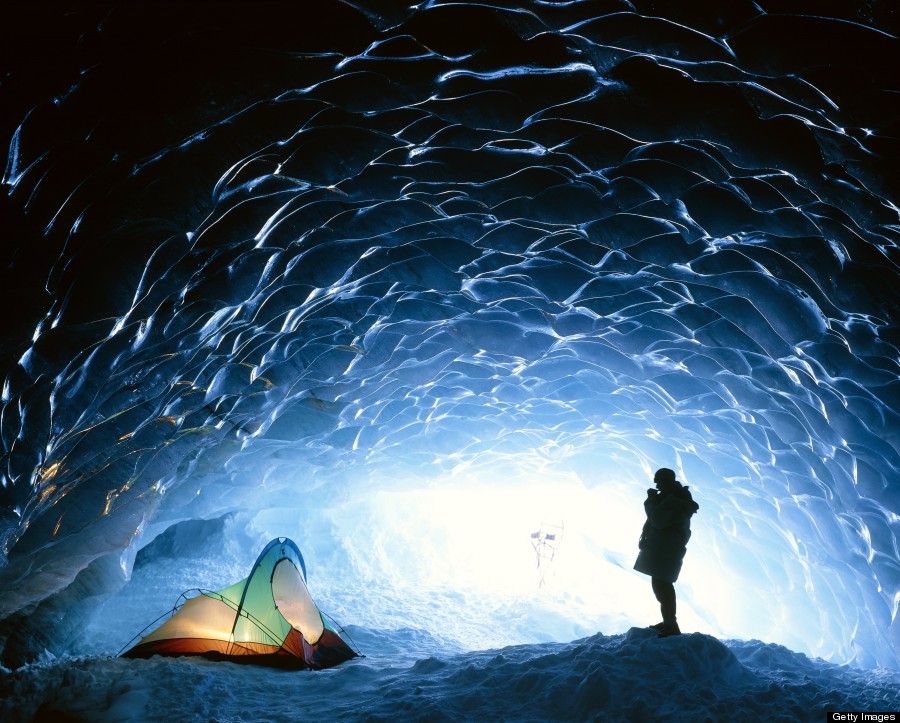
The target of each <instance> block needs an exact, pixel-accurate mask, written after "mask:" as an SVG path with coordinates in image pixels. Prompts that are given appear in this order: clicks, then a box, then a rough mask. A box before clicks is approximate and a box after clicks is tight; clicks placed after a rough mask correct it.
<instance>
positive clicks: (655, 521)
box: [634, 482, 700, 582]
mask: <svg viewBox="0 0 900 723" xmlns="http://www.w3.org/2000/svg"><path fill="white" fill-rule="evenodd" d="M699 509H700V506H699V505H698V504H697V503H696V502H694V499H693V497H691V493H690V490H688V488H687V487H685V486H684V485H682V484H681V483H679V482H675V483H674V484H672V485H667V486H666V487H664V488H663V489H662V490H661V491H659V492H657V490H655V489H650V490H648V491H647V499H646V500H645V501H644V511H645V512H646V513H647V521H646V522H645V523H644V529H643V530H642V531H641V539H640V541H639V542H638V547H639V548H640V553H639V554H638V557H637V560H636V561H635V563H634V569H635V570H637V571H638V572H642V573H644V574H645V575H650V576H651V577H655V578H659V579H661V580H665V581H667V582H675V581H676V580H677V579H678V575H679V573H680V572H681V565H682V563H683V562H684V554H685V552H686V551H687V543H688V540H690V539H691V516H692V515H693V514H694V513H695V512H697V510H699Z"/></svg>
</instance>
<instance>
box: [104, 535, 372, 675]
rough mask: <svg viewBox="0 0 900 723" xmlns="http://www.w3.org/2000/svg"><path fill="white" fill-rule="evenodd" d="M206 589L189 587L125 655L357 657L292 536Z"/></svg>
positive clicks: (295, 660)
mask: <svg viewBox="0 0 900 723" xmlns="http://www.w3.org/2000/svg"><path fill="white" fill-rule="evenodd" d="M198 592H199V593H200V594H199V595H197V596H196V597H192V598H187V597H186V594H187V593H185V594H183V595H182V598H184V602H183V603H181V604H180V605H179V604H177V603H176V606H175V612H174V615H172V617H170V618H169V619H168V620H166V622H164V623H163V624H162V625H160V626H159V627H158V628H156V629H155V630H154V631H153V632H151V633H150V634H149V635H146V636H145V637H143V638H141V639H140V641H139V642H138V643H137V644H136V645H135V646H134V647H132V648H131V649H129V650H127V651H126V652H125V653H123V654H122V657H125V658H149V657H150V656H151V655H202V656H204V657H207V658H213V659H217V660H229V661H232V662H237V663H261V664H264V665H273V666H277V667H285V668H307V669H314V670H318V669H321V668H329V667H331V666H333V665H337V664H338V663H342V662H344V661H345V660H349V659H350V658H353V657H355V656H356V653H355V652H354V651H353V650H352V649H351V648H350V647H349V646H348V645H347V644H346V643H345V642H344V641H343V640H342V639H341V638H340V636H339V635H338V634H337V632H335V630H334V629H333V628H332V627H331V626H330V625H329V624H328V622H326V620H325V618H324V617H323V616H322V613H320V612H319V609H318V608H317V607H316V604H315V603H314V602H313V600H312V598H311V597H310V595H309V590H307V589H306V565H305V563H304V562H303V556H302V555H301V554H300V550H299V549H298V548H297V545H295V544H294V543H293V542H292V541H291V540H289V539H288V538H286V537H279V538H277V539H275V540H272V542H270V543H269V544H268V545H266V547H265V549H264V550H263V551H262V553H260V555H259V557H258V558H257V560H256V562H255V563H254V565H253V569H252V570H251V571H250V575H249V576H248V577H247V578H246V579H244V580H241V581H240V582H236V583H235V584H234V585H231V586H229V587H226V588H225V589H224V590H219V591H218V592H212V591H210V590H198ZM182 598H179V601H180V600H181V599H182Z"/></svg>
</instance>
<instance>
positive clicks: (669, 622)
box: [650, 577, 678, 632]
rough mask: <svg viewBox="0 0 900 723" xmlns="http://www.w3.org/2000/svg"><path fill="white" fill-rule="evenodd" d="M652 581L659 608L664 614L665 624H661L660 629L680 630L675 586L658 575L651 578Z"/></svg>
mask: <svg viewBox="0 0 900 723" xmlns="http://www.w3.org/2000/svg"><path fill="white" fill-rule="evenodd" d="M650 583H651V584H652V586H653V594H654V595H656V599H657V600H658V601H659V609H660V610H661V611H662V616H663V625H662V626H659V629H660V630H663V629H665V630H670V631H672V632H675V631H678V621H677V619H676V617H675V586H674V585H673V584H672V583H671V582H666V581H665V580H660V579H659V578H658V577H652V578H650ZM654 627H657V626H654Z"/></svg>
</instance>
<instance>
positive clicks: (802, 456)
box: [0, 0, 900, 668]
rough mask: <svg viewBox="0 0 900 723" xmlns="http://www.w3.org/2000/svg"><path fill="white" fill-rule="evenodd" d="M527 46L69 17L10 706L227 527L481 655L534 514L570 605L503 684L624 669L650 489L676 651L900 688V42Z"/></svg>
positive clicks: (501, 34)
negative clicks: (678, 629) (840, 668)
mask: <svg viewBox="0 0 900 723" xmlns="http://www.w3.org/2000/svg"><path fill="white" fill-rule="evenodd" d="M506 5H507V4H506V3H502V2H496V3H487V4H479V5H472V4H469V5H466V4H451V3H441V2H429V3H424V4H421V5H418V6H414V7H412V6H411V7H410V8H405V7H404V8H401V7H400V6H399V5H397V6H391V8H390V9H385V8H384V7H381V4H379V3H373V2H368V1H367V0H360V1H358V2H355V3H337V2H335V3H328V4H327V8H326V10H327V12H324V11H323V14H322V16H321V17H319V15H317V14H314V15H312V16H311V17H310V18H306V22H304V23H299V24H298V23H293V24H290V25H291V29H290V30H289V29H288V28H287V27H279V25H282V23H278V22H273V19H272V18H271V17H270V16H269V14H268V13H269V12H272V10H271V8H270V9H267V10H266V11H265V12H263V11H261V12H260V13H259V14H258V15H253V16H252V17H251V16H249V15H247V14H241V13H239V12H238V11H237V10H236V9H231V10H228V11H223V15H222V17H220V18H219V20H218V21H217V23H216V24H214V26H209V25H208V24H207V23H206V22H205V18H204V17H203V10H202V9H194V10H186V11H185V16H184V17H182V18H181V19H180V21H179V23H170V19H167V18H163V17H162V16H155V15H152V14H150V13H149V11H148V10H147V7H145V6H142V5H137V6H135V7H134V8H132V9H127V8H123V7H116V8H114V9H112V10H110V12H109V15H108V17H105V18H104V17H96V16H95V13H97V12H98V10H97V9H96V8H94V9H91V8H84V9H81V10H80V11H78V12H76V13H74V14H73V15H70V16H67V17H68V20H66V21H65V22H64V21H62V20H59V22H60V23H62V26H61V27H65V28H71V27H73V26H72V25H71V24H72V23H81V24H82V29H83V31H84V32H83V33H82V35H81V37H82V40H81V41H80V43H77V44H76V43H75V42H74V41H73V40H71V38H69V36H68V35H66V34H65V33H61V34H59V35H57V36H55V38H56V40H55V42H57V43H59V44H60V45H59V47H60V50H61V55H60V57H61V58H62V60H59V61H58V62H57V63H56V64H55V65H53V66H52V67H51V69H50V70H49V71H46V72H38V71H35V70H34V69H31V70H26V69H23V68H22V67H20V66H16V67H15V68H14V69H13V71H11V77H12V78H13V83H19V85H20V86H22V87H25V86H26V85H28V87H29V88H30V89H29V91H28V92H27V93H24V92H23V94H21V97H17V98H18V99H17V100H15V102H12V101H10V104H9V105H7V106H6V107H7V108H8V110H7V111H6V112H5V115H6V116H7V117H6V120H5V121H4V125H3V130H4V134H5V135H4V138H5V139H9V152H8V158H7V166H6V170H5V173H4V176H3V190H4V194H3V200H2V207H0V212H2V216H3V219H4V228H5V229H6V232H7V237H8V238H9V239H11V240H8V241H5V242H4V250H3V252H2V259H3V264H2V266H3V269H2V272H0V273H2V282H0V286H2V290H0V298H2V300H3V302H4V304H5V306H6V308H7V309H8V310H9V311H8V313H7V315H6V319H5V321H4V324H3V330H2V336H0V363H2V369H0V372H2V375H3V390H2V411H0V440H2V448H0V459H2V467H0V481H2V487H0V502H2V506H0V540H2V549H3V567H2V569H0V587H2V590H3V594H2V596H0V639H2V647H3V660H4V664H5V665H13V664H19V663H21V662H23V661H27V660H32V659H34V658H35V657H36V656H37V655H38V654H40V653H41V652H42V651H44V650H45V649H47V650H50V651H53V652H57V653H59V652H61V651H67V650H68V651H73V650H75V651H77V650H78V647H77V646H78V645H79V644H80V643H78V642H77V641H78V639H79V638H78V631H79V630H80V629H82V628H83V626H84V624H85V621H86V620H88V619H89V616H90V614H91V612H92V611H94V610H96V609H97V607H98V605H100V604H101V602H102V599H103V597H104V595H109V594H112V593H114V592H115V591H116V590H118V589H120V588H121V587H122V586H123V585H125V584H126V581H127V580H128V579H129V577H130V575H131V572H132V567H133V564H134V560H135V557H136V555H138V554H139V550H141V548H145V547H146V546H147V545H148V544H149V543H151V542H152V541H153V540H154V539H155V538H156V537H157V536H158V535H159V534H161V533H163V532H165V531H166V530H168V529H170V528H172V529H174V526H175V525H177V524H178V523H183V522H185V521H191V520H218V519H222V518H223V516H226V515H235V514H236V515H246V516H247V517H246V519H247V520H249V522H247V524H248V525H250V528H249V529H253V530H255V531H256V532H255V533H254V534H255V535H258V536H260V537H264V536H268V537H271V536H274V535H289V536H290V537H292V538H293V539H295V540H297V541H298V543H300V545H301V547H302V548H304V554H306V549H307V548H311V549H312V550H314V551H315V552H314V554H317V555H318V556H319V557H320V558H321V559H322V560H327V561H331V562H332V563H333V565H332V569H333V570H334V571H335V572H334V580H333V582H332V583H328V582H327V581H324V580H323V581H322V584H323V585H324V586H325V587H324V588H323V589H324V590H326V591H327V595H328V599H329V600H332V601H333V602H334V605H335V606H336V607H337V608H338V609H339V610H341V609H343V608H342V607H341V606H342V605H346V606H347V607H346V611H347V612H352V614H354V615H357V614H358V615H369V616H377V615H379V614H384V613H383V612H381V613H379V612H378V611H377V610H376V609H375V607H373V608H372V609H367V608H365V606H361V607H358V608H354V607H353V605H352V604H351V603H349V602H348V603H343V604H342V603H341V602H340V600H341V599H342V597H347V596H352V595H355V594H356V585H357V581H364V582H365V584H366V585H368V586H369V588H370V589H372V590H375V591H377V595H378V596H381V597H380V598H377V596H376V598H377V599H380V600H381V601H385V600H390V601H392V603H393V604H395V605H396V606H397V609H395V610H394V612H393V613H392V614H394V615H396V616H397V618H402V617H403V615H404V610H403V609H402V608H401V607H400V606H402V605H403V604H407V605H409V606H410V610H409V611H408V614H409V615H411V616H413V617H414V618H415V619H417V620H419V621H420V624H421V625H422V626H423V628H426V629H427V628H428V626H429V625H432V627H435V628H437V627H440V628H441V629H443V630H447V631H449V632H448V634H449V635H450V637H452V638H453V639H454V640H455V641H457V642H460V643H463V644H466V645H473V644H476V643H474V641H477V640H479V639H481V638H479V636H481V635H483V633H484V631H483V630H482V629H480V628H478V627H477V626H475V627H473V626H472V625H473V623H472V620H457V619H455V618H453V616H452V615H450V613H449V612H448V611H449V610H451V609H452V606H453V604H454V599H455V598H454V595H463V596H465V599H466V602H467V604H469V605H471V606H472V609H473V610H477V611H479V612H481V613H483V614H484V615H485V616H487V617H488V618H489V617H490V615H491V614H494V613H496V614H500V613H498V612H497V611H498V610H500V611H502V616H501V617H502V619H507V620H508V619H511V615H510V612H509V611H510V610H516V609H517V604H518V603H521V601H522V600H523V599H524V597H523V596H526V595H528V594H531V593H530V592H527V593H526V591H525V588H526V586H532V584H533V582H534V579H533V576H531V577H529V575H530V574H531V573H530V572H529V571H528V570H526V567H527V566H528V565H530V564H532V562H533V561H531V560H528V559H525V557H521V558H520V557H518V555H520V553H519V552H518V551H517V550H518V549H519V548H518V547H516V545H517V544H518V543H515V542H514V540H516V539H518V538H517V537H516V536H517V535H520V534H521V535H522V536H523V537H522V540H523V542H522V548H523V549H524V550H525V553H524V554H525V555H526V556H527V555H528V554H529V548H528V542H527V533H528V532H529V531H530V526H532V525H534V524H535V522H540V519H541V517H542V516H543V515H545V514H549V515H552V516H554V517H558V518H560V519H564V520H566V529H567V538H566V542H565V544H566V547H565V548H561V552H560V557H559V560H558V568H559V569H558V573H559V574H558V579H557V583H556V584H557V585H558V586H559V587H560V588H564V589H565V590H566V592H565V594H563V597H562V598H561V599H562V602H560V604H559V605H556V606H554V605H550V604H549V603H548V608H549V609H544V608H541V609H540V610H539V613H535V614H534V615H531V616H526V617H525V618H523V620H522V621H521V623H522V624H521V625H519V624H517V623H511V624H510V627H509V629H508V630H506V631H504V632H503V633H502V636H501V637H500V638H497V639H493V640H489V641H487V643H488V644H494V645H504V644H512V643H520V642H542V641H546V640H571V639H572V638H574V637H577V636H584V635H587V634H589V633H590V632H592V629H591V627H590V626H591V625H592V624H595V623H596V625H595V627H594V628H593V630H596V629H598V628H599V626H600V624H601V623H603V624H604V625H607V624H609V623H610V621H612V622H614V623H615V624H618V625H619V626H620V629H623V630H624V629H626V628H627V627H628V626H629V625H630V624H642V623H643V622H646V621H643V620H635V619H634V618H635V617H637V616H639V615H642V614H644V611H646V610H647V608H646V606H644V605H645V603H644V602H641V601H642V600H643V597H642V596H644V597H650V595H649V592H648V591H647V590H646V589H645V588H646V587H647V585H646V584H645V582H646V581H644V580H642V579H640V578H636V577H635V576H634V575H633V573H629V572H628V568H629V567H630V559H629V558H630V557H631V556H632V555H633V554H634V547H635V543H636V537H637V534H638V533H639V529H640V523H639V520H637V518H636V517H635V515H636V513H637V512H639V511H640V508H639V504H640V499H641V494H642V491H643V489H644V487H645V486H646V485H647V480H648V479H649V477H650V476H651V471H652V470H653V469H655V468H656V467H660V466H668V467H671V468H673V469H676V470H677V471H678V474H679V477H680V478H681V479H683V480H685V481H686V482H687V483H688V484H690V485H691V489H692V490H693V491H694V493H695V497H696V499H697V500H698V501H699V503H700V505H701V514H700V515H699V516H698V518H696V522H695V535H694V539H693V540H692V542H691V546H690V549H689V552H688V557H687V562H686V566H685V572H684V577H683V579H682V582H681V583H680V587H679V593H680V595H681V598H680V599H681V601H682V604H683V605H684V606H685V609H686V610H689V611H690V613H689V614H690V615H691V616H692V620H693V621H694V623H695V626H696V628H697V629H703V630H706V631H709V632H712V633H713V634H716V635H720V636H722V637H733V638H759V639H762V640H766V641H771V642H776V643H781V644H784V645H787V646H789V647H791V648H792V649H795V650H800V651H803V652H807V653H809V654H812V655H815V656H820V657H822V658H825V659H827V660H830V661H833V662H838V663H846V662H854V663H857V664H860V665H863V666H869V667H871V666H885V667H893V668H896V667H898V665H900V663H898V651H900V622H898V605H900V551H898V541H897V540H898V531H900V518H898V514H900V473H898V470H900V458H898V448H900V439H898V436H897V435H898V430H900V424H898V421H900V420H898V402H897V391H898V389H900V377H898V370H900V355H898V343H900V341H898V335H897V328H898V327H897V322H898V317H897V312H898V289H900V285H898V268H897V258H898V256H897V238H898V236H897V232H898V228H900V226H898V210H897V199H896V196H895V192H896V188H897V176H896V173H897V172H896V167H895V166H896V164H895V163H893V159H894V158H895V156H892V155H891V154H892V153H895V151H892V150H891V149H892V148H895V145H896V137H895V126H892V125H890V121H889V110H886V108H889V107H893V106H889V103H890V102H892V101H891V100H890V98H892V97H893V95H895V93H894V91H895V90H896V88H895V87H894V86H895V84H896V80H895V78H894V77H893V76H891V75H890V72H889V68H890V67H892V66H891V63H890V59H891V58H892V57H893V55H894V54H895V51H896V40H895V38H894V37H893V36H892V35H890V34H889V32H888V31H889V30H890V28H881V29H879V17H875V18H874V19H873V18H861V17H856V16H853V17H844V16H840V17H833V18H824V17H812V15H811V14H807V15H804V14H797V15H791V16H780V15H777V14H767V13H765V12H761V11H760V10H759V8H760V7H761V6H766V5H767V3H762V4H761V6H760V5H755V4H753V3H735V4H733V6H732V4H729V9H728V10H720V11H719V12H718V13H717V14H715V15H707V14H704V13H703V12H701V11H699V10H695V11H694V14H691V13H690V12H688V11H672V12H673V13H676V14H675V15H672V17H670V18H661V17H654V13H656V12H662V11H661V10H654V12H653V13H651V12H650V11H649V10H646V9H644V10H641V9H640V8H641V6H642V5H643V4H641V3H636V4H635V5H629V4H627V3H624V2H621V3H616V2H611V3H608V5H609V6H610V8H612V9H616V10H617V11H616V12H612V10H609V11H603V12H601V11H599V10H598V9H597V8H598V7H599V6H598V5H597V4H594V3H588V2H575V3H544V2H532V3H525V4H524V5H525V6H527V9H524V10H513V9H510V8H507V7H506ZM198 7H199V6H198ZM635 8H638V9H637V10H635ZM285 12H287V11H285ZM832 12H837V10H835V9H832ZM847 12H849V11H847ZM329 13H330V14H329ZM817 14H818V13H817ZM32 21H33V18H32ZM101 21H102V22H101ZM44 22H49V21H47V20H44ZM66 23H69V24H68V25H67V24H66ZM460 24H462V25H460ZM148 26H149V27H148ZM301 26H302V27H301ZM447 27H457V28H460V27H466V28H467V29H469V30H470V31H471V32H459V33H450V34H448V33H445V32H443V31H444V30H445V29H446V28H447ZM151 31H153V32H151ZM813 31H815V33H817V36H816V37H817V38H819V40H820V42H818V43H815V44H812V43H811V42H808V41H807V40H805V38H807V37H809V33H810V32H813ZM154 32H155V33H156V35H154ZM32 34H33V35H37V36H38V37H40V32H38V31H35V30H32ZM160 35H161V37H163V38H165V39H166V42H165V43H162V44H160V43H159V42H158V37H159V36H160ZM23 37H25V40H27V39H28V37H29V36H28V33H27V32H25V36H23ZM151 37H153V40H152V41H151V40H150V39H149V38H151ZM67 38H69V39H67ZM788 38H789V39H790V42H788V40H786V39H788ZM25 40H20V41H18V42H21V43H24V42H25ZM43 42H50V41H49V40H47V39H46V38H44V39H43ZM67 43H69V44H68V45H67ZM776 48H777V51H776V50H775V49H776ZM62 51H65V52H62ZM66 53H68V55H67V54H66ZM64 61H67V62H64ZM14 87H18V86H14ZM16 114H18V115H16ZM892 134H894V135H892ZM551 508H554V509H551ZM636 520H637V521H636ZM241 534H244V533H241ZM239 539H243V538H239ZM253 539H256V537H254V538H253ZM224 549H227V550H230V552H229V554H230V555H232V557H233V556H236V555H238V554H239V553H238V552H236V547H227V546H226V548H224ZM520 573H521V574H520ZM523 580H524V581H526V582H527V585H526V583H525V582H523ZM131 584H133V583H131ZM329 585H331V587H329ZM454 588H457V589H458V592H457V593H454V592H453V590H454ZM528 589H529V590H530V587H529V588H528ZM373 594H375V593H373ZM561 594H562V593H561ZM431 596H433V597H431ZM433 600H446V604H445V605H444V606H443V612H440V611H439V610H435V607H438V608H440V607H441V606H435V605H433V604H431V602H429V601H432V602H433ZM497 601H501V602H497ZM517 601H518V603H517ZM642 606H644V607H642ZM526 607H527V606H526ZM538 607H540V606H538ZM379 609H383V606H381V608H379ZM492 611H493V613H492ZM567 611H568V612H567ZM651 614H652V613H651ZM429 620H431V621H432V623H429V622H428V621H429ZM435 621H437V622H435ZM535 621H541V622H540V623H536V622H535ZM355 622H356V623H357V624H363V623H364V622H366V621H362V620H357V621H355ZM369 622H371V620H370V621H369ZM381 623H382V624H384V625H387V626H390V625H392V624H398V619H396V618H395V619H385V620H382V621H381ZM454 625H455V626H457V627H455V628H454V627H453V626H454ZM535 625H537V626H538V627H539V628H540V629H539V630H537V632H534V630H535ZM494 629H496V627H495V628H494ZM529 630H530V631H532V632H530V633H529V632H528V631H529ZM529 635H530V636H531V637H529ZM503 636H506V637H503ZM567 636H568V637H567ZM111 644H112V643H111ZM73 646H74V647H73Z"/></svg>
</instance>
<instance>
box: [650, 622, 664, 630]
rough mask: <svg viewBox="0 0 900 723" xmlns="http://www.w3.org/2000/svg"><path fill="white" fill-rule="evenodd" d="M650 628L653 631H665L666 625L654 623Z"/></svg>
mask: <svg viewBox="0 0 900 723" xmlns="http://www.w3.org/2000/svg"><path fill="white" fill-rule="evenodd" d="M650 627H651V628H653V629H654V630H665V629H666V624H665V623H656V625H651V626H650Z"/></svg>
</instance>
